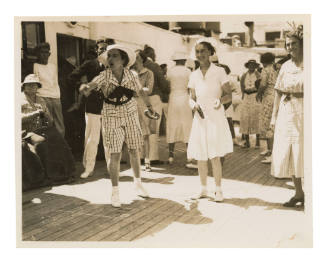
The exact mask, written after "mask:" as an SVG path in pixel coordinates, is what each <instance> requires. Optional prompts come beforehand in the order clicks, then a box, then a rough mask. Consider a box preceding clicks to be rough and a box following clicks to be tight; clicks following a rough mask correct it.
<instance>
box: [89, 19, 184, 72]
mask: <svg viewBox="0 0 327 262" xmlns="http://www.w3.org/2000/svg"><path fill="white" fill-rule="evenodd" d="M90 33H91V34H90V38H91V39H98V38H101V37H109V38H113V39H115V40H116V42H117V43H122V44H126V45H128V46H129V47H131V48H133V49H139V48H143V47H144V45H145V44H147V45H149V46H151V47H153V48H154V50H155V52H156V56H157V58H156V60H157V61H156V62H157V63H158V64H162V63H166V64H168V66H171V65H173V64H174V63H173V62H172V61H171V60H170V59H171V56H172V55H173V54H174V52H175V51H184V52H187V51H188V50H189V47H188V43H186V42H184V41H183V38H182V36H181V35H179V34H176V33H174V32H170V31H167V30H164V29H161V28H158V27H155V26H152V25H148V24H145V23H140V22H101V23H100V22H91V23H90Z"/></svg>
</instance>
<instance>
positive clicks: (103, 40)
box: [96, 38, 116, 46]
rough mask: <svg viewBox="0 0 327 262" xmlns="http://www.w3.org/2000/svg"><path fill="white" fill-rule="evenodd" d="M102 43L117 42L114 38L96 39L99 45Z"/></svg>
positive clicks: (111, 43)
mask: <svg viewBox="0 0 327 262" xmlns="http://www.w3.org/2000/svg"><path fill="white" fill-rule="evenodd" d="M101 43H105V44H107V45H114V44H116V42H115V40H114V39H112V38H101V39H98V40H97V41H96V45H97V46H98V44H101Z"/></svg>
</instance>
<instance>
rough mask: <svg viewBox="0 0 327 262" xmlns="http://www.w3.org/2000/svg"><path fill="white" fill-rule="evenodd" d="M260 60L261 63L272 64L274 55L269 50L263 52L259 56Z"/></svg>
mask: <svg viewBox="0 0 327 262" xmlns="http://www.w3.org/2000/svg"><path fill="white" fill-rule="evenodd" d="M260 62H261V63H262V64H272V63H274V62H275V55H274V54H273V53H270V52H267V53H264V54H262V55H261V57H260Z"/></svg>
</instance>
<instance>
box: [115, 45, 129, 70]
mask: <svg viewBox="0 0 327 262" xmlns="http://www.w3.org/2000/svg"><path fill="white" fill-rule="evenodd" d="M117 50H118V51H119V54H120V57H121V59H122V60H124V63H123V66H124V67H125V66H127V65H128V63H129V57H128V54H127V53H126V52H125V51H123V50H120V49H117Z"/></svg>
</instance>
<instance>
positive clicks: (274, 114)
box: [270, 90, 282, 130]
mask: <svg viewBox="0 0 327 262" xmlns="http://www.w3.org/2000/svg"><path fill="white" fill-rule="evenodd" d="M281 97H282V93H281V92H280V91H278V90H276V91H275V100H274V107H273V112H272V116H271V121H270V127H271V129H273V130H274V129H275V123H276V119H277V115H278V108H279V104H280V99H281Z"/></svg>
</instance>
